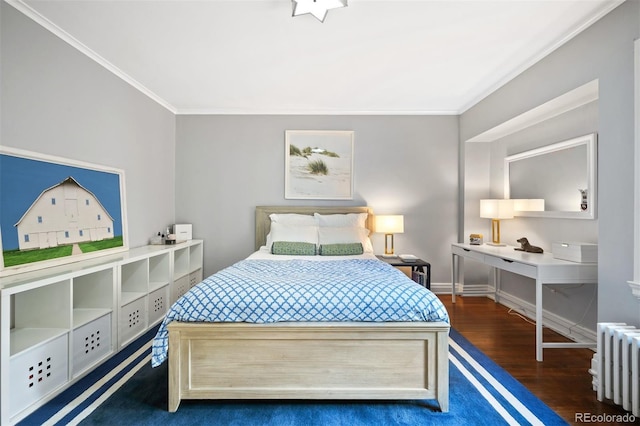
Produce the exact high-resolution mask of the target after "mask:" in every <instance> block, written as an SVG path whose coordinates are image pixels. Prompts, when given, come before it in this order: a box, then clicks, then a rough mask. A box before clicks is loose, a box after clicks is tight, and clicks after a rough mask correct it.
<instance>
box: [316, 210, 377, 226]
mask: <svg viewBox="0 0 640 426" xmlns="http://www.w3.org/2000/svg"><path fill="white" fill-rule="evenodd" d="M313 215H314V216H315V218H316V221H317V223H318V226H321V227H331V228H349V227H356V228H365V227H366V226H365V223H366V221H367V216H369V215H368V214H367V213H346V214H320V213H314V214H313Z"/></svg>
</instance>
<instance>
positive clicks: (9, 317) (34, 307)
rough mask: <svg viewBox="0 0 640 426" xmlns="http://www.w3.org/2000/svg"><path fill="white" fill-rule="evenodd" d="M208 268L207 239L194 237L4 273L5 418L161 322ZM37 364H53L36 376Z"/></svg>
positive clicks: (1, 382)
mask: <svg viewBox="0 0 640 426" xmlns="http://www.w3.org/2000/svg"><path fill="white" fill-rule="evenodd" d="M202 268H203V242H202V240H191V241H187V242H184V243H181V244H179V245H176V246H173V245H171V246H169V245H167V246H145V247H138V248H134V249H130V250H128V251H125V252H122V253H119V254H117V255H107V256H104V257H101V258H94V259H88V260H83V261H79V262H76V263H71V264H65V265H60V266H54V267H49V268H46V269H42V270H35V271H30V272H25V273H20V274H14V275H10V276H6V277H0V333H1V334H0V340H1V342H0V343H1V345H0V371H1V372H2V374H0V424H2V425H4V424H14V423H17V422H19V421H20V420H22V419H23V418H24V417H26V416H27V415H28V414H30V413H31V412H33V411H34V410H35V409H36V408H38V407H40V406H41V405H43V404H44V403H45V402H47V401H49V400H51V399H52V398H53V397H55V396H56V395H57V394H59V393H60V392H61V391H62V390H64V389H66V388H67V387H69V386H70V385H71V384H73V383H75V382H76V381H77V380H79V379H80V378H81V377H83V376H85V375H86V374H87V373H88V372H90V371H91V370H92V369H94V368H95V367H97V366H98V365H100V364H101V363H102V362H104V361H105V360H107V359H108V358H110V357H111V356H113V355H114V354H115V353H117V352H118V351H119V350H121V349H122V348H124V347H126V346H127V345H128V344H129V343H130V342H131V341H132V340H134V339H135V338H137V337H138V336H140V335H141V334H143V333H144V332H146V331H147V330H149V329H150V328H151V327H153V326H154V325H156V324H158V323H159V322H160V321H161V320H162V318H163V317H164V314H165V313H166V312H167V311H168V309H169V307H170V303H172V302H173V301H174V300H175V299H177V297H178V296H179V295H181V294H184V292H186V291H187V290H188V289H189V288H190V287H192V286H193V285H195V284H197V282H200V281H201V280H202ZM195 280H197V282H195ZM38 365H46V367H45V369H48V370H49V371H47V370H45V371H44V373H43V374H44V376H43V377H39V378H38V382H37V383H33V381H32V380H33V373H31V371H32V370H34V369H35V370H36V371H40V370H39V369H38V368H37V366H38ZM30 380H31V381H30Z"/></svg>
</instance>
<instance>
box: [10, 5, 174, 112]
mask: <svg viewBox="0 0 640 426" xmlns="http://www.w3.org/2000/svg"><path fill="white" fill-rule="evenodd" d="M4 1H5V2H6V3H8V4H10V5H11V6H13V7H14V8H15V9H17V10H18V11H20V12H21V13H22V14H24V15H25V16H27V17H28V18H30V19H32V20H33V21H35V22H36V23H37V24H38V25H40V26H42V27H44V28H45V29H47V30H48V31H50V32H51V33H53V34H54V35H55V36H57V37H58V38H60V39H61V40H63V41H64V42H66V43H68V44H69V45H71V46H72V47H74V48H75V49H77V50H79V51H80V52H81V53H83V54H85V55H86V56H88V57H89V58H90V59H92V60H94V61H95V62H97V63H98V64H99V65H101V66H102V67H104V68H106V69H107V70H108V71H110V72H112V73H113V74H115V75H116V76H117V77H119V78H120V79H122V80H124V81H125V82H127V83H128V84H130V85H131V86H133V87H134V88H135V89H137V90H138V91H140V92H142V93H143V94H144V95H146V96H147V97H149V98H151V99H152V100H154V101H155V102H157V103H158V104H160V105H161V106H162V107H164V108H166V109H167V110H169V111H171V112H172V113H174V114H175V113H176V108H175V107H174V106H173V105H171V104H170V103H168V102H167V101H165V100H164V99H162V98H161V97H160V96H158V95H156V94H155V93H154V92H153V91H151V90H149V89H148V88H147V87H145V86H144V85H143V84H141V83H140V82H139V81H137V80H136V79H134V78H133V77H131V76H130V75H128V74H127V73H125V72H124V71H122V70H121V69H120V68H118V67H116V66H115V65H113V64H112V63H111V62H109V61H108V60H106V59H105V58H103V57H102V56H100V55H99V54H98V53H96V52H95V51H93V50H91V49H90V48H89V47H87V46H86V45H85V44H83V43H82V42H80V41H79V40H78V39H76V38H75V37H73V36H72V35H71V34H69V33H67V32H66V31H64V30H63V29H61V28H60V27H58V26H57V25H56V24H54V23H53V22H51V21H50V20H48V19H47V18H45V17H44V16H42V15H41V14H40V13H38V12H37V11H36V10H34V9H33V8H32V7H31V6H29V5H28V4H26V3H25V2H24V1H23V0H4Z"/></svg>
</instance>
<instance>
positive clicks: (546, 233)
mask: <svg viewBox="0 0 640 426" xmlns="http://www.w3.org/2000/svg"><path fill="white" fill-rule="evenodd" d="M639 8H640V3H639V2H637V1H627V2H625V3H623V4H622V5H621V6H619V7H618V8H616V9H615V10H613V11H612V12H611V13H610V14H608V15H607V16H605V17H604V18H603V19H601V20H600V21H598V22H596V23H595V24H594V25H593V26H591V27H590V28H588V29H587V30H585V31H584V32H583V33H581V34H580V35H578V36H577V37H576V38H574V39H573V40H571V41H569V42H568V43H566V44H565V45H564V46H562V47H561V48H559V49H558V50H556V51H555V52H553V53H552V54H550V55H549V56H547V57H546V58H545V59H543V60H541V61H540V62H538V63H537V64H535V65H534V66H532V67H531V68H529V69H528V70H527V71H525V72H524V73H523V74H521V75H520V76H518V77H517V78H515V79H514V80H512V81H511V82H509V83H508V84H506V85H504V86H503V87H502V88H501V89H499V90H497V91H496V92H494V93H492V94H491V95H490V96H488V97H487V98H485V99H484V100H483V101H482V102H480V103H478V104H477V105H476V106H474V107H473V108H471V109H470V110H468V111H467V112H465V113H464V114H463V115H462V116H461V117H460V136H461V138H460V140H461V143H463V141H465V140H467V139H469V138H470V137H473V136H475V135H476V134H478V133H481V132H483V131H485V130H487V129H489V128H492V127H494V126H495V125H497V124H500V123H501V122H503V121H506V120H508V119H510V118H512V117H514V116H516V115H519V114H521V113H523V112H525V111H528V110H530V109H531V108H533V107H536V106H538V105H540V104H543V103H545V102H546V101H548V100H550V99H553V98H555V97H557V96H559V95H562V94H564V93H566V92H568V91H570V90H572V89H574V88H576V87H578V86H581V85H582V84H585V83H587V82H589V81H592V80H594V79H598V80H599V100H598V102H597V104H598V106H597V111H598V113H597V115H598V119H597V131H598V148H599V150H598V219H597V221H592V222H591V223H592V224H591V225H590V224H588V223H585V221H568V220H566V219H562V220H561V219H555V220H554V219H524V218H523V219H516V220H514V221H513V222H515V221H518V222H519V225H518V224H515V223H514V224H513V225H512V224H511V222H512V221H510V222H509V224H508V225H507V224H505V225H504V228H507V229H508V228H510V227H511V226H514V229H518V231H519V232H520V233H522V232H525V231H526V232H527V233H528V234H530V235H535V236H536V242H537V243H539V244H538V245H542V246H545V247H549V245H550V243H551V241H552V238H556V236H553V235H552V234H554V233H556V232H560V233H564V234H567V235H571V236H575V237H577V238H578V239H579V240H581V241H587V242H589V241H591V240H593V239H595V238H597V242H598V244H599V252H598V280H599V284H598V293H597V306H598V311H597V320H598V321H625V322H628V323H630V324H634V325H639V324H640V318H639V317H638V301H637V299H636V298H635V297H633V296H632V295H631V290H630V288H629V286H628V285H627V281H628V280H630V279H632V277H633V229H634V215H633V200H634V182H633V174H634V156H633V153H634V132H633V131H634V128H633V126H634V121H633V113H634V105H633V92H634V85H633V75H634V67H633V42H634V39H636V38H637V37H638V35H639V33H640V28H639V27H640V26H639V16H640V11H639V10H638V9H639ZM544 125H545V124H543V126H544ZM546 125H547V126H549V124H548V123H546ZM557 125H558V124H557V123H556V124H555V125H553V126H550V127H547V128H546V129H544V131H547V132H548V131H549V128H551V129H556V130H557V129H559V130H558V133H561V132H562V131H564V130H562V128H561V127H557ZM537 131H540V132H541V130H540V128H539V129H538V130H537ZM538 134H542V133H538ZM549 135H552V133H549ZM575 136H578V135H575ZM469 145H471V144H467V146H466V147H465V149H466V150H467V156H466V161H467V163H468V162H469V161H471V160H472V158H473V157H472V155H473V151H472V150H479V149H481V148H479V147H471V146H469ZM481 155H486V154H481ZM465 170H468V169H467V168H465ZM498 195H499V194H498ZM469 216H471V214H470V213H469V212H465V217H469ZM594 226H595V227H597V229H593V227H594ZM504 228H503V229H504ZM518 236H519V235H518ZM460 237H461V238H463V237H464V236H460ZM511 237H513V235H511ZM511 237H510V238H511ZM538 238H539V239H538ZM514 291H515V290H514ZM589 300H590V297H589V295H588V294H577V295H574V294H570V295H569V297H565V296H563V295H555V300H553V299H552V300H551V301H550V302H549V303H550V306H549V308H551V309H553V310H555V309H558V310H560V311H564V312H567V314H566V315H563V316H565V317H567V316H573V317H578V316H581V315H582V313H583V312H585V310H587V308H588V303H589ZM545 308H547V305H545ZM590 316H591V317H593V316H594V315H593V314H589V313H588V311H587V314H586V318H587V319H586V320H585V321H586V322H588V321H590V322H593V321H595V319H594V320H589V319H588V318H589V317H590ZM578 319H579V318H578Z"/></svg>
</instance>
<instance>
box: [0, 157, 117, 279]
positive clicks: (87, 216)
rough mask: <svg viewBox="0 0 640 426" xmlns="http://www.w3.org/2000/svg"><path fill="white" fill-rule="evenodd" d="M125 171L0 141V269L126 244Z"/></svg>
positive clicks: (5, 270)
mask: <svg viewBox="0 0 640 426" xmlns="http://www.w3.org/2000/svg"><path fill="white" fill-rule="evenodd" d="M125 211H126V209H125V186H124V171H122V170H119V169H114V168H111V167H105V166H99V165H95V164H88V163H84V162H79V161H74V160H69V159H64V158H60V157H53V156H48V155H43V154H37V153H33V152H29V151H24V150H18V149H14V148H8V147H2V146H0V244H1V245H0V248H1V249H2V258H1V259H0V275H9V274H11V273H16V272H24V271H28V270H33V269H40V268H44V267H49V266H55V265H59V264H63V263H70V262H75V261H78V260H82V259H86V258H91V257H97V256H102V255H105V254H111V253H115V252H119V251H124V250H126V249H127V248H128V239H127V221H126V216H125Z"/></svg>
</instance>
